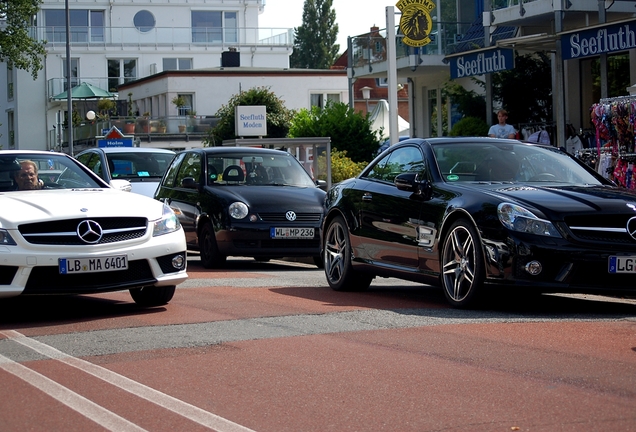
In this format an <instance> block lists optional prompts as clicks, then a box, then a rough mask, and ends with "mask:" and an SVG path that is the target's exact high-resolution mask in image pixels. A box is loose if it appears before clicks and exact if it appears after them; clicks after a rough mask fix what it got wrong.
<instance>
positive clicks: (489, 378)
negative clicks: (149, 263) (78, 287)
mask: <svg viewBox="0 0 636 432" xmlns="http://www.w3.org/2000/svg"><path fill="white" fill-rule="evenodd" d="M188 273H189V275H190V278H189V279H188V280H187V281H186V282H184V283H183V284H182V285H180V286H179V288H178V290H177V293H176V295H175V298H174V299H173V301H172V302H171V303H170V304H169V305H168V306H166V307H161V308H153V309H142V308H138V307H137V306H136V305H135V304H134V303H133V302H132V300H131V299H130V297H129V295H128V293H127V292H123V293H110V294H104V295H94V296H75V297H41V298H16V299H5V300H2V301H0V382H1V383H2V386H0V400H2V401H3V403H1V404H0V431H5V430H11V431H27V430H28V431H31V430H47V431H62V430H63V431H85V430H114V431H123V430H152V431H164V430H165V431H173V430H178V431H181V430H183V431H196V430H210V429H214V430H218V431H223V432H225V431H247V430H256V431H371V430H373V431H397V430H399V431H455V430H457V431H459V430H462V431H467V430H469V431H509V430H521V431H570V430H572V431H606V430H621V431H630V430H636V301H634V300H633V299H618V298H608V297H600V296H559V295H550V296H538V297H535V298H524V299H517V300H515V299H511V298H506V299H501V300H500V301H494V302H493V303H492V305H491V307H489V308H487V309H482V310H476V311H461V310H455V309H451V308H449V307H448V306H447V304H446V302H445V300H444V298H443V294H442V293H441V292H440V291H439V289H436V288H433V287H428V286H423V285H419V284H413V283H408V282H403V281H399V280H395V279H378V280H376V281H374V282H373V284H372V286H371V289H370V290H369V291H367V292H364V293H337V292H333V291H332V290H331V289H329V288H328V286H327V284H326V282H325V279H324V274H323V273H322V271H321V270H318V269H316V268H315V267H314V266H312V265H308V264H303V263H294V262H283V261H272V262H271V263H256V262H254V261H252V260H238V259H236V260H229V261H228V265H227V268H226V269H224V270H215V271H209V270H205V269H203V268H202V267H200V266H199V265H198V262H197V257H196V256H192V257H191V258H190V263H189V270H188Z"/></svg>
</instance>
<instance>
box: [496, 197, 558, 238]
mask: <svg viewBox="0 0 636 432" xmlns="http://www.w3.org/2000/svg"><path fill="white" fill-rule="evenodd" d="M497 215H498V216H499V221H500V222H501V223H502V224H503V225H504V226H505V227H506V228H508V229H510V230H512V231H518V232H525V233H529V234H536V235H540V236H549V237H561V234H559V231H557V229H556V227H555V226H554V225H553V224H552V222H550V221H547V220H544V219H540V218H538V217H537V216H535V215H534V214H533V213H532V212H531V211H529V210H526V209H525V208H523V207H521V206H518V205H516V204H511V203H501V204H499V205H498V206H497Z"/></svg>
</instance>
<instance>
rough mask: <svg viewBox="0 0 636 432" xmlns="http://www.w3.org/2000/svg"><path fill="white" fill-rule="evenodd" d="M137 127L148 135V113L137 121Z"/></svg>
mask: <svg viewBox="0 0 636 432" xmlns="http://www.w3.org/2000/svg"><path fill="white" fill-rule="evenodd" d="M139 126H140V127H141V130H142V131H143V132H144V133H150V112H148V111H146V112H145V113H143V114H142V116H141V118H140V119H139Z"/></svg>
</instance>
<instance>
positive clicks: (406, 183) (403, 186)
mask: <svg viewBox="0 0 636 432" xmlns="http://www.w3.org/2000/svg"><path fill="white" fill-rule="evenodd" d="M393 183H394V184H395V186H396V187H397V188H398V189H399V190H402V191H406V192H413V193H414V194H416V195H418V196H421V197H422V198H424V199H430V198H431V191H432V187H431V183H430V182H429V181H428V180H426V179H420V175H419V173H414V172H407V173H402V174H399V175H398V176H396V177H395V180H393Z"/></svg>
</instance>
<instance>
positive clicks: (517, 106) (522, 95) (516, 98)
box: [489, 52, 552, 124]
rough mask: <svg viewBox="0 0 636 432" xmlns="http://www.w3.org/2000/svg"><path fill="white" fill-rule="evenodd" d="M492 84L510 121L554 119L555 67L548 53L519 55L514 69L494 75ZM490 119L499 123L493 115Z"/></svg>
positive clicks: (495, 97) (495, 96)
mask: <svg viewBox="0 0 636 432" xmlns="http://www.w3.org/2000/svg"><path fill="white" fill-rule="evenodd" d="M492 84H493V96H494V99H495V100H497V101H499V102H501V105H502V107H503V108H505V109H506V110H507V111H508V123H510V124H515V123H516V124H518V123H535V122H537V123H538V122H546V121H551V120H552V66H551V62H550V58H549V57H548V55H547V54H546V53H545V52H538V53H534V54H526V55H517V56H516V57H515V67H514V69H511V70H507V71H503V72H499V73H495V74H493V78H492ZM493 115H494V114H493ZM489 120H490V121H491V122H495V123H496V121H495V120H494V117H493V119H489Z"/></svg>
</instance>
